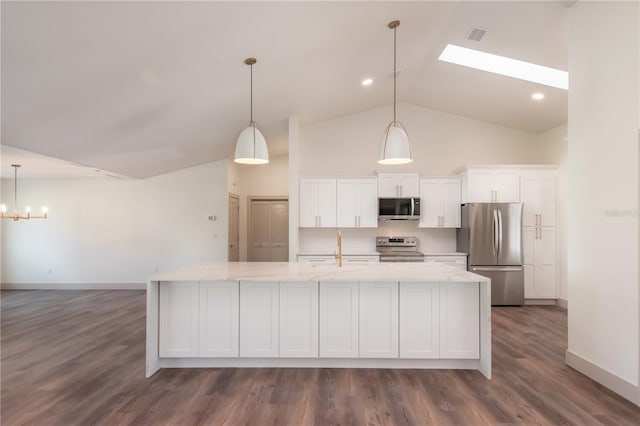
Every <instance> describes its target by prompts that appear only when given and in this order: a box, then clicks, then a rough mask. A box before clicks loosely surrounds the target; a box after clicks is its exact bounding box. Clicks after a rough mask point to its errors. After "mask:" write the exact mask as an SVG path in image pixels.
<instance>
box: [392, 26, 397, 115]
mask: <svg viewBox="0 0 640 426" xmlns="http://www.w3.org/2000/svg"><path fill="white" fill-rule="evenodd" d="M396 30H397V27H394V28H393V122H394V126H395V122H396V76H397V75H396V74H397V72H396Z"/></svg>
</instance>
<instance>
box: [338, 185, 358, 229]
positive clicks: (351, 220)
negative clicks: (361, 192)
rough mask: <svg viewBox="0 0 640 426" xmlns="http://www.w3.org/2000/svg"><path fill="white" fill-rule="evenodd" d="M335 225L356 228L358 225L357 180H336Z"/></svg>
mask: <svg viewBox="0 0 640 426" xmlns="http://www.w3.org/2000/svg"><path fill="white" fill-rule="evenodd" d="M337 187H338V189H337V197H336V199H337V226H338V227H339V228H356V227H357V226H358V217H357V216H358V180H357V179H338V180H337Z"/></svg>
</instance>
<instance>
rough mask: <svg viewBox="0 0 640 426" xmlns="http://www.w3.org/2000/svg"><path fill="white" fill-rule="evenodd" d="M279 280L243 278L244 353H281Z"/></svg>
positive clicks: (259, 355)
mask: <svg viewBox="0 0 640 426" xmlns="http://www.w3.org/2000/svg"><path fill="white" fill-rule="evenodd" d="M278 287H279V284H278V283H277V282H250V281H243V282H240V357H245V358H274V357H278V319H279V318H278V317H279V315H278V302H279V300H278V299H279V297H278Z"/></svg>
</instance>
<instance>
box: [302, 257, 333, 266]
mask: <svg viewBox="0 0 640 426" xmlns="http://www.w3.org/2000/svg"><path fill="white" fill-rule="evenodd" d="M298 262H303V263H315V264H327V265H331V264H335V263H337V262H336V258H335V257H333V256H306V255H302V256H298Z"/></svg>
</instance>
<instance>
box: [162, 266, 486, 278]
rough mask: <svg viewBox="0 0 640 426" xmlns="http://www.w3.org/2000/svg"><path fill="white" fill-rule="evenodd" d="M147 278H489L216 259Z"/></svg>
mask: <svg viewBox="0 0 640 426" xmlns="http://www.w3.org/2000/svg"><path fill="white" fill-rule="evenodd" d="M150 281H413V282H417V281H418V282H420V281H421V282H489V279H488V278H486V277H483V276H481V275H477V274H474V273H471V272H468V271H461V270H460V269H458V268H455V267H451V266H443V265H431V264H426V263H411V262H408V263H374V264H367V265H344V266H342V267H338V266H337V265H314V264H309V263H302V262H219V263H203V264H199V265H194V266H190V267H186V268H181V269H177V270H175V271H169V272H163V273H158V274H156V275H154V276H152V277H151V278H150Z"/></svg>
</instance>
